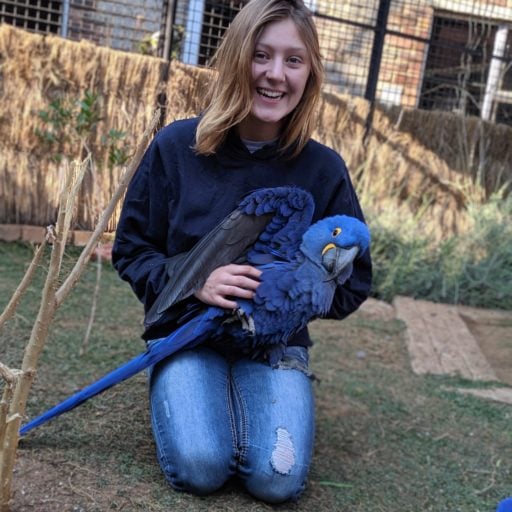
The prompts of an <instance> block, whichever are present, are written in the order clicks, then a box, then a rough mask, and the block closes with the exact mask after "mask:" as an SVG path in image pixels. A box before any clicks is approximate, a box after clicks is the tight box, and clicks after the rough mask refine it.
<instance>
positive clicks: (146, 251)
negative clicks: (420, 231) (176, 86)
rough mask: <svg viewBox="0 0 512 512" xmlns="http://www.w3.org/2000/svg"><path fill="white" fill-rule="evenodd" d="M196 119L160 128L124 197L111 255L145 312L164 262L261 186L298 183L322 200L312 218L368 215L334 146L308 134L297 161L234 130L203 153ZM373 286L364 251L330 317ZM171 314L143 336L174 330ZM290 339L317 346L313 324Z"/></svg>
mask: <svg viewBox="0 0 512 512" xmlns="http://www.w3.org/2000/svg"><path fill="white" fill-rule="evenodd" d="M198 122H199V118H193V119H188V120H183V121H176V122H174V123H172V124H170V125H169V126H166V127H165V128H163V129H162V130H160V132H159V133H158V134H157V135H156V136H155V138H154V139H153V141H152V143H151V144H150V146H149V148H148V150H147V151H146V153H145V155H144V158H143V160H142V162H141V164H140V167H139V169H138V170H137V171H136V173H135V175H134V177H133V179H132V181H131V183H130V186H129V187H128V191H127V194H126V198H125V201H124V205H123V209H122V212H121V216H120V219H119V223H118V226H117V231H116V238H115V242H114V248H113V252H112V261H113V264H114V267H115V268H116V270H117V271H118V272H119V275H120V276H121V278H122V279H124V280H126V281H128V282H129V283H130V285H131V287H132V288H133V291H134V292H135V294H136V295H137V297H138V298H139V300H140V301H141V302H142V303H143V304H144V309H145V311H148V310H149V308H150V307H151V305H152V304H153V302H154V300H155V298H156V297H157V295H158V294H159V293H160V291H161V290H162V288H163V287H164V285H165V283H166V282H167V281H168V280H169V279H171V278H170V277H169V276H168V275H167V271H166V265H165V264H166V263H167V261H168V260H169V258H170V257H172V256H175V255H177V254H179V253H182V252H185V251H188V250H190V249H191V248H192V247H193V246H194V244H195V243H196V242H197V241H198V240H199V239H200V238H201V237H202V236H203V235H204V234H205V233H208V232H209V231H210V230H211V229H213V228H214V227H215V226H216V225H217V224H218V222H219V221H221V220H222V219H223V218H224V217H225V216H226V215H228V214H229V213H230V212H232V211H233V210H234V209H235V208H236V207H237V205H238V203H239V201H240V200H241V199H242V198H243V197H244V196H245V195H247V194H248V193H249V192H252V191H253V190H255V189H258V188H263V187H278V186H285V185H294V186H297V187H301V188H303V189H305V190H308V191H309V192H310V193H311V194H312V196H313V198H314V200H315V205H316V207H315V213H314V218H313V222H315V221H317V220H319V219H321V218H323V217H327V216H331V215H336V214H345V215H352V216H355V217H358V218H359V219H361V220H364V218H363V214H362V211H361V207H360V205H359V202H358V199H357V197H356V194H355V192H354V189H353V186H352V183H351V181H350V178H349V175H348V172H347V168H346V166H345V163H344V162H343V160H342V159H341V157H340V156H339V155H338V154H337V153H336V152H335V151H333V150H331V149H329V148H327V147H326V146H324V145H322V144H320V143H318V142H316V141H314V140H310V141H309V142H308V143H307V144H306V146H305V147H304V149H303V150H302V152H301V153H300V154H299V155H298V156H297V157H294V158H291V159H290V158H285V157H283V155H282V154H281V153H280V152H279V151H278V150H277V147H276V146H264V147H263V148H261V149H260V150H258V151H256V152H254V153H250V152H249V151H248V150H247V148H246V147H245V145H244V144H243V142H242V141H241V140H240V139H239V137H238V136H237V135H236V132H235V131H234V130H232V131H231V132H230V133H229V135H228V137H227V138H226V141H225V142H224V143H223V144H222V146H221V147H220V148H219V149H218V151H217V152H216V154H215V155H212V156H202V155H198V154H197V153H196V152H195V151H194V149H192V148H193V146H194V144H195V133H196V128H197V125H198ZM370 284H371V260H370V253H369V251H366V253H365V254H363V255H362V257H360V258H358V259H357V260H356V261H355V264H354V271H353V274H352V276H351V278H350V279H349V280H348V281H347V282H346V283H345V284H344V285H343V286H342V287H339V288H338V290H337V292H336V294H335V297H334V301H333V304H332V308H331V311H330V312H329V315H328V317H330V318H337V319H341V318H344V317H346V316H347V315H348V314H350V313H352V312H353V311H355V310H356V309H357V308H358V307H359V305H360V304H361V303H362V302H363V301H364V300H365V299H366V297H367V296H368V293H369V290H370ZM187 300H188V301H191V302H194V301H196V300H197V299H195V298H194V297H192V298H189V299H187ZM180 307H181V306H180ZM171 309H172V308H171ZM171 317H172V314H170V315H169V316H168V317H167V318H166V317H164V318H163V320H162V322H160V323H159V324H158V325H156V326H152V327H151V328H150V329H148V330H147V331H146V332H144V334H143V336H142V337H143V338H144V339H146V340H148V339H154V338H159V337H162V336H165V335H167V334H169V332H171V331H172V330H173V329H175V328H176V325H175V323H174V321H173V320H172V319H171ZM288 344H289V345H304V346H308V345H311V340H310V338H309V334H308V332H307V329H304V330H303V331H301V332H299V333H297V334H296V335H295V336H294V338H293V339H291V340H290V341H289V343H288Z"/></svg>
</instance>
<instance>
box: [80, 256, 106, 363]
mask: <svg viewBox="0 0 512 512" xmlns="http://www.w3.org/2000/svg"><path fill="white" fill-rule="evenodd" d="M101 267H102V263H101V253H98V260H97V261H96V282H95V284H94V291H93V294H92V304H91V313H90V315H89V321H88V322H87V329H86V330H85V335H84V339H83V341H82V346H81V347H80V350H79V352H78V354H79V355H80V356H83V355H84V354H85V353H86V352H87V347H88V346H89V339H90V337H91V332H92V326H93V325H94V319H95V318H96V309H97V307H98V297H99V295H100V283H101Z"/></svg>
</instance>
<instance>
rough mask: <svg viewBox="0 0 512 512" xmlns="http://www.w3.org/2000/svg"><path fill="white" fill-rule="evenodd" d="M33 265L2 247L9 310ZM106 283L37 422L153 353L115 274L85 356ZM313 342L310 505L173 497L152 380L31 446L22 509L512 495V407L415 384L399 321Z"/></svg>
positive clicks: (35, 435) (479, 503)
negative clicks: (155, 421) (154, 414)
mask: <svg viewBox="0 0 512 512" xmlns="http://www.w3.org/2000/svg"><path fill="white" fill-rule="evenodd" d="M30 258H31V249H30V248H28V247H27V246H25V245H19V244H7V243H0V289H1V290H2V292H3V293H2V294H1V295H0V308H1V307H3V306H4V305H5V304H6V302H7V300H8V298H9V297H10V294H11V293H12V291H13V290H14V289H15V287H16V285H17V283H18V282H19V280H20V278H21V276H22V274H23V272H24V268H25V266H26V264H27V263H28V261H29V260H30ZM72 260H73V257H72V256H69V258H68V262H69V264H71V262H72ZM41 277H42V272H39V274H38V279H37V281H36V282H34V284H33V286H32V287H31V288H30V289H29V291H28V293H27V295H26V296H25V297H24V299H23V302H22V304H21V306H20V308H19V310H18V314H17V315H16V317H15V318H14V319H12V320H11V321H10V322H9V323H8V324H7V325H6V326H5V328H4V330H3V331H2V332H1V333H0V360H1V361H2V362H3V363H5V364H7V365H9V366H11V367H17V366H19V364H20V359H21V356H22V352H23V348H24V345H25V343H26V340H27V339H28V336H29V334H30V329H31V326H32V322H33V319H34V316H35V312H36V310H37V306H38V300H39V294H40V283H41ZM95 280H96V269H95V265H93V264H91V265H90V267H89V269H88V272H87V273H86V274H85V275H84V277H83V279H82V280H81V282H80V283H79V285H78V286H77V287H76V289H75V290H74V291H73V292H72V294H71V296H70V297H69V299H68V300H67V302H66V303H65V304H64V305H63V307H62V308H61V310H60V311H59V313H58V315H57V317H56V319H55V322H54V325H53V328H52V331H51V337H50V339H49V341H48V344H47V346H46V348H45V351H44V353H43V356H42V360H41V364H40V367H39V371H38V376H37V380H36V382H35V385H34V388H33V390H32V393H31V397H30V401H29V404H28V410H27V414H28V416H29V417H33V416H35V415H36V414H39V413H41V412H42V411H44V410H45V409H46V408H48V407H49V406H51V405H54V404H55V403H56V402H58V401H59V400H61V399H63V398H65V397H67V396H68V395H69V394H71V393H72V392H74V391H75V390H77V389H78V388H80V387H83V386H84V385H86V384H88V383H90V382H92V381H93V380H95V379H96V378H98V377H100V376H101V375H103V374H104V373H106V372H107V371H109V370H110V369H112V368H114V367H116V366H117V365H118V364H120V363H122V362H124V361H126V360H127V359H128V358H130V357H132V356H133V355H135V354H137V353H138V352H140V351H141V350H142V349H143V342H142V341H141V340H140V338H139V335H140V333H141V331H142V327H141V318H142V309H141V306H140V305H139V304H138V302H137V301H136V299H135V298H134V296H133V295H132V293H131V291H130V289H129V287H128V285H127V284H126V283H123V282H121V281H120V280H119V279H118V277H117V275H116V274H115V273H114V272H113V270H112V269H111V268H110V266H109V265H108V264H105V265H104V266H103V269H102V275H101V284H100V286H101V289H100V302H99V305H98V310H97V317H96V321H95V324H94V328H93V331H92V335H91V339H90V342H89V346H88V348H87V351H86V353H85V355H83V356H80V355H79V351H80V347H81V344H82V340H83V337H84V334H85V330H86V326H87V322H88V317H89V313H90V309H91V301H92V295H93V290H94V285H95ZM311 331H312V336H313V338H314V340H315V346H314V347H313V349H312V351H311V355H312V370H313V371H314V373H315V374H316V376H317V377H318V380H317V381H316V382H315V384H314V387H315V393H316V400H317V436H316V446H315V455H314V460H313V465H312V467H311V473H310V481H309V485H308V488H307V490H306V492H305V494H304V496H303V497H302V499H301V501H300V502H299V503H298V504H285V505H281V506H277V507H271V506H269V505H265V504H263V503H260V502H257V501H255V500H254V499H252V498H251V497H250V496H249V495H248V494H246V493H245V492H244V491H243V489H242V488H241V487H239V486H238V485H237V484H236V483H230V484H228V486H226V488H224V489H222V490H221V491H219V492H217V493H216V494H214V495H213V496H209V497H207V498H197V497H194V496H190V495H187V494H182V493H176V492H174V491H173V490H171V489H170V488H169V487H168V486H167V484H166V483H165V481H164V479H163V477H162V475H161V473H160V470H159V467H158V464H157V461H156V458H155V455H154V445H153V440H152V437H151V432H150V427H149V416H148V410H147V409H148V407H147V389H146V382H145V377H144V375H138V376H136V377H134V378H133V379H131V380H129V381H128V382H125V383H123V384H120V385H118V386H117V387H115V388H113V389H111V390H109V391H107V392H106V393H104V394H103V395H101V396H98V397H96V398H94V399H92V400H90V401H88V402H87V403H86V404H84V405H82V406H81V407H79V408H78V409H76V410H74V411H72V412H70V413H67V414H65V415H63V416H61V417H60V418H59V419H56V420H54V421H52V422H50V423H48V424H46V425H44V426H42V427H40V428H38V429H36V430H34V431H33V432H31V433H29V434H28V435H27V436H26V438H24V439H23V440H22V442H21V444H20V448H19V451H18V457H19V460H18V464H17V468H16V474H15V490H16V494H15V497H14V506H13V511H24V512H25V511H37V512H45V511H59V512H60V511H74V512H80V511H98V512H104V511H114V510H123V511H148V512H149V511H164V510H165V511H168V510H174V511H192V512H196V511H202V510H208V511H238V510H244V511H247V512H249V511H264V510H273V509H277V510H304V511H310V510H314V511H316V512H324V511H325V512H327V511H333V510H336V511H347V512H363V511H364V512H369V511H372V512H381V511H383V512H384V511H385V512H409V511H411V512H412V511H420V510H421V511H433V512H477V511H478V512H493V511H494V510H495V509H496V504H497V503H498V502H499V501H500V500H501V499H503V498H504V497H506V496H510V495H512V428H511V424H512V406H507V405H502V404H497V403H492V402H487V401H484V400H481V399H478V398H475V397H472V396H465V395H460V394H457V393H456V392H453V391H450V389H449V388H452V387H454V386H458V387H462V386H465V385H467V384H468V383H466V382H464V381H461V380H460V379H452V378H434V377H419V376H416V375H414V374H413V373H412V372H411V369H410V366H409V361H408V358H407V352H406V348H405V341H404V327H403V325H402V324H401V323H400V322H399V321H396V320H391V321H389V320H388V321H384V320H375V319H369V318H368V317H365V316H363V315H361V314H358V313H356V314H354V315H352V316H351V317H349V318H348V319H347V320H345V321H343V322H333V321H317V322H314V323H313V324H312V326H311ZM471 385H472V387H475V384H474V383H472V384H471ZM481 385H482V386H488V385H489V383H482V384H481Z"/></svg>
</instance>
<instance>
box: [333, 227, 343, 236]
mask: <svg viewBox="0 0 512 512" xmlns="http://www.w3.org/2000/svg"><path fill="white" fill-rule="evenodd" d="M340 233H341V228H334V230H333V232H332V236H338V235H339V234H340Z"/></svg>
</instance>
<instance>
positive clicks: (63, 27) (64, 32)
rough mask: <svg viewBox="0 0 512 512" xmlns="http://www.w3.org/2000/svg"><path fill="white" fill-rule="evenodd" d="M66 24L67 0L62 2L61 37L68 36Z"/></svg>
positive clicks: (67, 21) (67, 18) (67, 16)
mask: <svg viewBox="0 0 512 512" xmlns="http://www.w3.org/2000/svg"><path fill="white" fill-rule="evenodd" d="M68 24H69V0H64V1H63V2H62V18H61V24H60V35H61V37H68Z"/></svg>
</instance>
